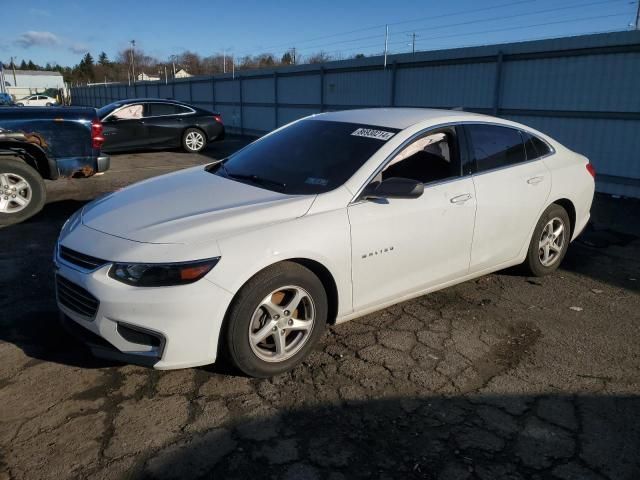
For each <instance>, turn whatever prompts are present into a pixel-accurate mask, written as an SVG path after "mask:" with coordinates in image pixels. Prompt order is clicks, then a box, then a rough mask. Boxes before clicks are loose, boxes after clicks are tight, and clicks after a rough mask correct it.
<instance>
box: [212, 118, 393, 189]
mask: <svg viewBox="0 0 640 480" xmlns="http://www.w3.org/2000/svg"><path fill="white" fill-rule="evenodd" d="M398 131H399V130H397V129H393V128H386V127H375V126H370V125H361V124H354V123H344V122H330V121H323V120H302V121H300V122H297V123H294V124H293V125H291V126H289V127H287V128H285V129H283V130H280V131H278V132H275V133H273V134H272V135H269V136H266V137H264V138H262V139H260V140H258V141H257V142H254V143H252V144H251V145H249V146H248V147H246V148H244V149H242V150H240V151H239V152H237V153H236V154H234V155H232V156H231V157H229V158H228V159H227V160H225V161H224V162H221V163H218V164H214V165H212V166H211V167H209V171H210V172H212V173H215V174H216V175H220V176H224V177H227V178H231V179H234V180H237V181H240V182H244V183H251V184H254V185H257V186H260V187H262V188H266V189H269V190H273V191H278V192H283V193H287V194H291V195H313V194H318V193H324V192H328V191H330V190H333V189H335V188H337V187H339V186H340V185H342V184H343V183H344V182H345V181H347V180H348V179H349V178H350V177H351V176H352V175H353V174H354V173H355V172H356V171H357V170H358V169H359V168H360V167H361V166H362V165H363V164H364V163H365V162H366V161H367V160H368V159H369V158H370V157H371V156H372V155H373V154H374V153H375V152H377V151H378V150H379V149H380V148H381V147H382V146H383V145H384V144H385V143H386V142H387V141H388V140H389V139H390V138H391V137H392V136H393V135H394V134H395V133H397V132H398Z"/></svg>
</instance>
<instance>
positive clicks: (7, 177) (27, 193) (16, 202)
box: [0, 173, 32, 213]
mask: <svg viewBox="0 0 640 480" xmlns="http://www.w3.org/2000/svg"><path fill="white" fill-rule="evenodd" d="M31 197H32V190H31V186H30V185H29V183H28V182H27V181H26V180H25V179H24V178H23V177H21V176H20V175H17V174H15V173H0V213H17V212H19V211H21V210H24V209H25V208H26V207H27V206H28V205H29V203H31Z"/></svg>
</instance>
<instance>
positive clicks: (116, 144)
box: [103, 104, 147, 152]
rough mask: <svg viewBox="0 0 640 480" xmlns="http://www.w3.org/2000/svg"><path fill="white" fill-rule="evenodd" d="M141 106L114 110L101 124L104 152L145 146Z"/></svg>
mask: <svg viewBox="0 0 640 480" xmlns="http://www.w3.org/2000/svg"><path fill="white" fill-rule="evenodd" d="M143 112H144V108H143V105H142V104H135V105H128V106H126V107H123V108H121V109H120V110H116V111H115V112H114V113H112V114H111V115H110V116H109V117H108V118H107V119H105V121H104V122H103V129H104V139H105V142H104V147H103V149H104V150H105V151H107V152H108V151H114V150H127V149H133V148H138V147H141V146H144V145H145V144H146V136H147V131H146V126H145V124H144V118H143Z"/></svg>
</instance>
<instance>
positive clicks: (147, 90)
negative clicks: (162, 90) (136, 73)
mask: <svg viewBox="0 0 640 480" xmlns="http://www.w3.org/2000/svg"><path fill="white" fill-rule="evenodd" d="M144 97H145V98H149V84H148V83H145V84H144Z"/></svg>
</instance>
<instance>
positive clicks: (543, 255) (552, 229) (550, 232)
mask: <svg viewBox="0 0 640 480" xmlns="http://www.w3.org/2000/svg"><path fill="white" fill-rule="evenodd" d="M565 231H566V229H565V225H564V221H563V220H562V219H561V218H559V217H555V218H553V219H552V220H550V221H549V222H548V223H547V224H546V225H545V226H544V228H543V229H542V234H541V235H540V241H539V242H538V258H539V260H540V263H541V264H542V265H543V266H545V267H550V266H551V265H553V264H554V263H556V262H557V261H558V259H559V258H560V255H561V254H562V249H563V248H564V243H565Z"/></svg>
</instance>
